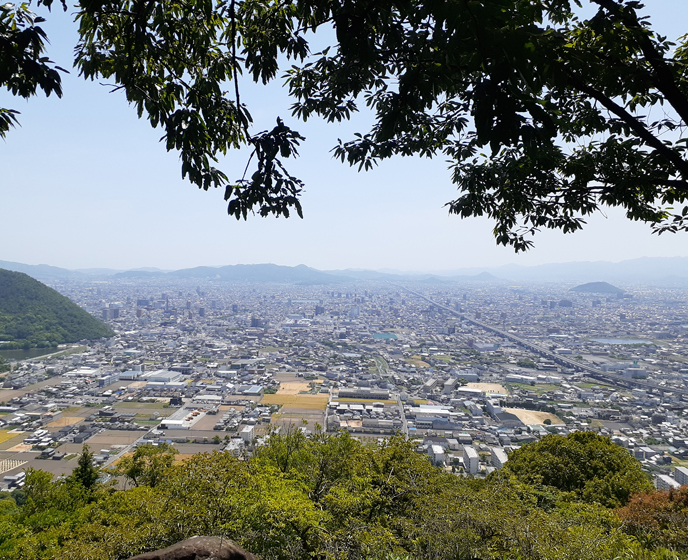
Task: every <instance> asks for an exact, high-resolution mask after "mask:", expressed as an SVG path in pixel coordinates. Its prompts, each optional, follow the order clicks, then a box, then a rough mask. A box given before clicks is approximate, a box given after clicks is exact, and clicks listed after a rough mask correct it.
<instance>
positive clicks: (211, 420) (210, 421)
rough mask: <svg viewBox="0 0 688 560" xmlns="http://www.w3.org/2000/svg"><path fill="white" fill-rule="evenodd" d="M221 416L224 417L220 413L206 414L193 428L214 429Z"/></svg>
mask: <svg viewBox="0 0 688 560" xmlns="http://www.w3.org/2000/svg"><path fill="white" fill-rule="evenodd" d="M220 418H222V416H221V415H218V414H206V415H204V416H203V418H201V419H200V420H199V421H198V422H196V423H195V424H194V425H193V429H194V430H207V431H212V430H213V428H214V427H215V424H216V423H217V421H218V420H219V419H220Z"/></svg>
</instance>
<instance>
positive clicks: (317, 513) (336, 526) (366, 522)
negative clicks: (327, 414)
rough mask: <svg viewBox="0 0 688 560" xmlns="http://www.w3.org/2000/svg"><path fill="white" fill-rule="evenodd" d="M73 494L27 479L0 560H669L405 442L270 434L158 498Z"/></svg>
mask: <svg viewBox="0 0 688 560" xmlns="http://www.w3.org/2000/svg"><path fill="white" fill-rule="evenodd" d="M79 488H82V487H81V486H80V485H78V484H76V483H75V482H74V481H73V477H68V478H67V479H58V480H56V481H53V480H52V477H51V475H50V474H48V473H42V472H41V471H31V472H30V473H29V474H28V475H27V484H26V487H25V494H26V495H28V498H25V503H24V504H23V505H21V506H16V505H14V503H13V502H12V500H7V503H6V504H5V503H4V502H1V501H0V506H3V507H0V528H1V529H2V531H1V532H0V559H2V560H5V559H7V560H9V559H12V560H16V559H19V560H29V559H31V560H38V559H48V558H50V559H54V560H62V559H64V560H86V559H93V558H98V559H102V560H120V559H122V560H123V559H126V558H129V557H131V556H132V555H134V554H138V553H141V552H147V551H151V550H156V549H159V548H163V547H165V546H168V545H170V544H172V543H175V542H178V541H181V540H184V539H187V538H189V537H191V536H193V535H218V536H220V535H221V536H223V537H225V538H230V539H232V540H234V541H236V542H238V543H239V544H241V546H243V547H244V548H245V549H247V550H249V551H250V552H252V553H254V554H257V555H259V557H260V558H263V559H265V560H271V559H272V560H292V559H294V560H296V559H299V560H300V559H303V558H317V559H324V558H332V559H341V560H364V559H375V558H394V557H398V558H407V559H411V558H413V559H414V560H426V559H427V560H430V559H432V560H436V559H443V558H446V559H448V560H449V559H454V560H469V559H475V558H484V559H500V560H545V559H551V560H564V559H565V560H601V559H603V560H613V559H618V558H637V559H640V558H642V559H644V560H659V559H660V558H668V556H660V555H659V554H661V553H662V551H661V550H658V551H657V555H655V551H653V550H636V548H637V546H636V544H635V542H634V540H633V539H632V538H631V537H630V536H629V535H627V534H626V533H625V532H624V530H623V526H622V524H621V522H620V520H619V519H618V518H617V517H616V515H615V512H614V511H613V510H611V509H606V508H604V507H602V506H601V505H599V504H587V503H581V502H577V501H575V500H574V501H563V500H561V498H562V495H561V494H560V493H559V491H558V490H556V489H550V491H549V492H548V493H547V496H548V499H546V500H544V499H542V497H543V496H544V495H545V492H543V491H536V490H534V489H533V488H531V487H529V486H528V485H526V484H523V483H522V482H520V481H519V480H517V479H516V478H514V477H512V476H508V475H507V476H495V477H492V478H490V479H488V480H472V479H466V478H463V477H458V476H454V475H451V474H450V473H448V472H446V471H444V470H442V469H439V468H436V467H433V466H432V465H431V464H430V461H429V460H428V458H427V456H425V455H422V454H419V453H418V452H417V451H416V449H415V444H413V443H412V442H410V441H408V440H406V439H404V438H402V437H393V438H390V439H387V440H384V441H380V442H376V443H373V444H369V445H365V444H362V443H361V442H360V441H358V440H355V439H353V438H352V437H350V436H349V435H348V434H345V433H342V434H336V435H327V434H324V433H321V432H316V433H314V434H311V435H309V436H306V435H304V434H303V433H301V432H300V431H299V430H287V431H285V432H282V433H281V434H277V433H275V432H273V433H272V434H271V435H270V440H269V443H268V445H267V446H265V447H261V448H259V449H258V450H257V454H256V455H255V456H254V457H252V458H244V460H240V459H238V458H235V457H233V456H231V455H230V454H228V453H213V454H212V455H211V454H199V455H194V456H193V457H191V458H188V459H186V460H184V461H180V462H176V463H173V464H171V465H169V466H168V467H167V468H166V469H165V470H164V472H163V474H162V476H161V477H160V478H159V479H158V480H156V481H155V485H154V486H150V485H149V484H147V483H145V482H143V481H140V483H139V486H134V487H131V488H128V489H126V490H115V489H114V487H107V486H103V485H102V484H96V485H95V487H94V488H93V489H92V490H91V491H90V492H89V493H88V494H85V493H84V492H83V491H81V492H79V491H78V489H79ZM72 489H76V490H77V491H73V492H72V491H71V490H72Z"/></svg>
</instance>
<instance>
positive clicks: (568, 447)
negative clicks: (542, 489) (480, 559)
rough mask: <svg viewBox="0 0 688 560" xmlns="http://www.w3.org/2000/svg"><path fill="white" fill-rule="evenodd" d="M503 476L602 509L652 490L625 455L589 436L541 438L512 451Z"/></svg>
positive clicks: (605, 441)
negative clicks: (596, 505)
mask: <svg viewBox="0 0 688 560" xmlns="http://www.w3.org/2000/svg"><path fill="white" fill-rule="evenodd" d="M505 471H506V472H509V473H511V474H513V475H515V476H516V477H517V478H518V479H519V480H521V481H523V482H525V483H527V484H532V485H535V486H539V485H542V486H552V487H554V488H557V489H558V490H560V491H562V492H570V493H572V495H573V496H574V497H575V499H577V500H583V501H585V502H589V503H599V504H602V505H604V506H606V507H618V506H622V505H625V504H626V503H627V502H628V499H629V497H630V496H631V495H632V494H635V493H638V492H645V491H649V490H651V489H652V484H651V483H650V481H649V479H648V477H647V476H646V475H645V473H643V471H642V469H641V467H640V463H639V462H638V461H637V460H636V459H635V458H634V457H632V456H631V455H630V454H629V453H628V451H627V450H625V449H624V448H622V447H620V446H618V445H616V444H614V443H612V442H611V440H610V439H609V438H606V437H602V436H598V435H597V434H595V433H593V432H574V433H572V434H569V435H568V436H566V437H564V436H559V435H549V436H545V437H544V438H542V439H541V440H540V441H538V442H535V443H531V444H528V445H525V446H523V447H522V448H520V449H518V450H516V451H514V452H513V453H512V454H511V455H510V456H509V461H508V463H507V464H506V466H505Z"/></svg>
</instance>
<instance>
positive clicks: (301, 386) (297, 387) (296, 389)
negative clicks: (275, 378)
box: [277, 381, 322, 395]
mask: <svg viewBox="0 0 688 560" xmlns="http://www.w3.org/2000/svg"><path fill="white" fill-rule="evenodd" d="M310 383H322V381H281V382H280V388H279V390H278V391H277V394H278V395H298V394H299V393H300V392H301V391H309V390H310V387H309V386H308V385H309V384H310Z"/></svg>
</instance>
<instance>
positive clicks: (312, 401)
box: [260, 393, 329, 410]
mask: <svg viewBox="0 0 688 560" xmlns="http://www.w3.org/2000/svg"><path fill="white" fill-rule="evenodd" d="M328 398H329V395H324V394H323V395H298V394H297V395H293V394H292V395H288V394H287V395H281V394H280V393H277V394H276V395H263V398H262V400H261V401H260V404H281V405H282V406H284V407H289V408H299V409H307V410H325V407H326V406H327V400H328Z"/></svg>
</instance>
